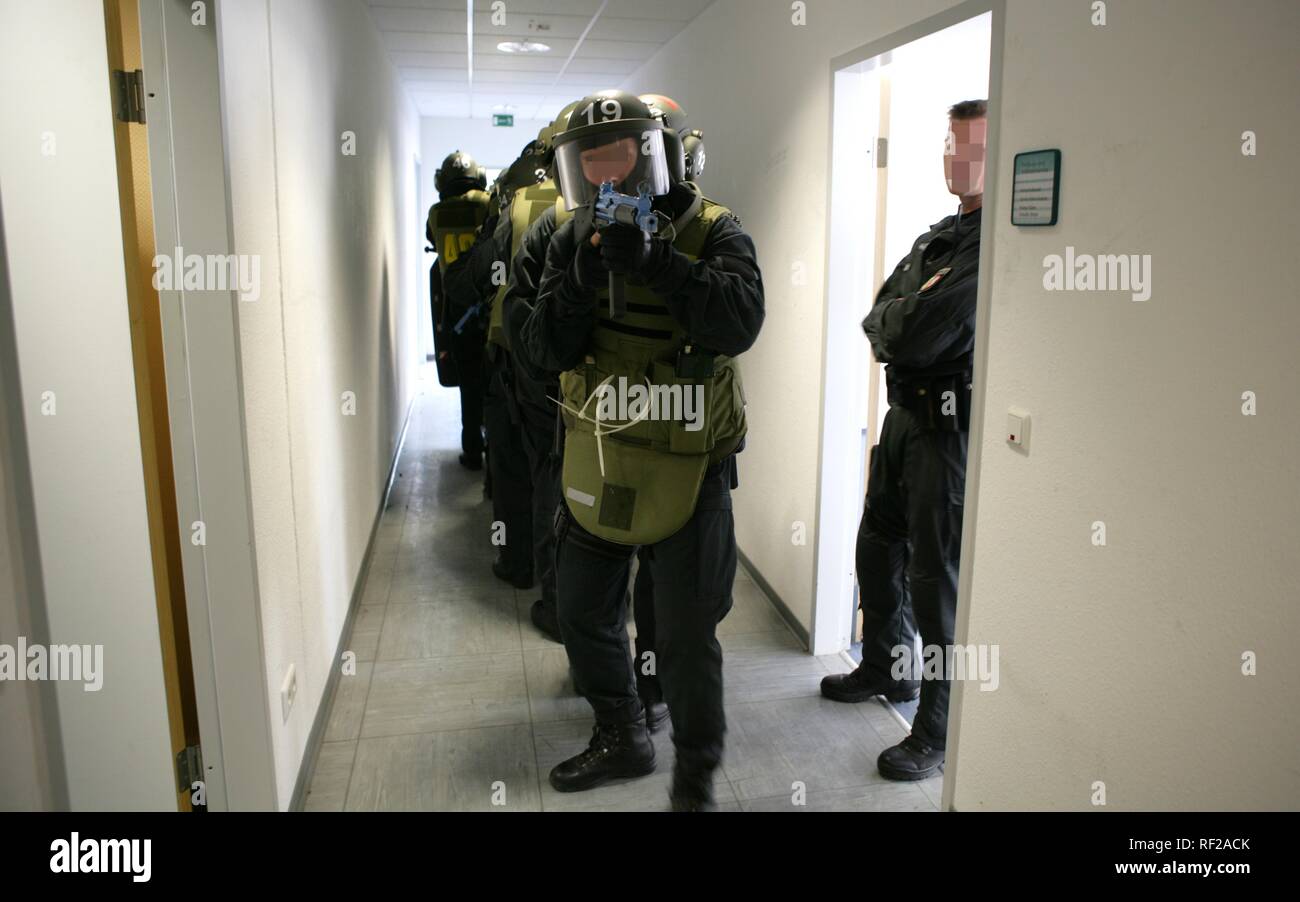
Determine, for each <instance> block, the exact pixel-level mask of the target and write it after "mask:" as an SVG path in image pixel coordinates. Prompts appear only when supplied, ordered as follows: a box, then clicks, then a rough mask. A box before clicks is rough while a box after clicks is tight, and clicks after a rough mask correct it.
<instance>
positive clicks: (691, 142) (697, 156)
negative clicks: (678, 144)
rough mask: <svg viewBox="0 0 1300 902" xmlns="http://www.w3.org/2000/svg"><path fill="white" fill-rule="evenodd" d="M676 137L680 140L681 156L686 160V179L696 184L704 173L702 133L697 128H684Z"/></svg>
mask: <svg viewBox="0 0 1300 902" xmlns="http://www.w3.org/2000/svg"><path fill="white" fill-rule="evenodd" d="M678 137H680V138H681V139H682V154H683V156H684V157H685V158H686V178H688V179H690V180H691V181H692V182H698V181H699V180H700V175H701V173H703V172H704V133H703V132H702V131H700V130H699V129H698V128H684V129H682V130H681V131H680V132H678Z"/></svg>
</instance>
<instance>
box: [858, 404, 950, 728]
mask: <svg viewBox="0 0 1300 902" xmlns="http://www.w3.org/2000/svg"><path fill="white" fill-rule="evenodd" d="M966 439H967V433H965V432H941V431H936V430H933V429H922V428H921V427H920V426H919V424H918V422H917V419H916V417H914V416H913V415H912V413H911V412H910V411H908V410H906V409H905V408H902V407H898V406H894V407H890V409H889V412H888V413H886V414H885V424H884V427H883V428H882V429H881V433H880V444H878V445H876V446H875V447H874V448H873V449H872V452H871V473H870V476H869V478H868V480H867V500H866V508H865V510H863V512H862V523H861V525H860V526H859V527H858V547H857V568H858V589H859V595H860V598H861V604H862V617H863V624H862V665H863V667H865V668H866V669H867V671H868V672H870V673H873V674H875V675H877V676H880V677H888V676H889V675H890V670H891V667H893V665H894V663H895V661H896V660H897V656H896V655H895V654H894V649H895V648H897V647H899V646H902V647H905V648H906V649H907V651H908V655H909V657H908V658H907V659H906V660H907V661H909V662H911V663H912V665H913V667H917V668H919V667H920V665H921V664H922V663H923V662H924V660H925V659H924V658H921V659H916V658H915V656H914V655H913V644H914V642H915V638H916V633H917V630H918V628H919V630H920V633H921V642H922V645H923V646H926V647H929V646H932V645H938V646H942V647H943V649H944V652H945V657H944V659H943V660H946V659H947V658H946V652H947V649H948V648H949V646H951V645H952V643H953V631H954V624H955V621H956V616H957V565H958V563H959V561H960V556H961V518H962V506H963V497H964V495H965V491H966ZM909 669H910V668H909ZM943 676H944V677H945V679H934V680H924V681H922V683H921V703H920V707H919V708H918V710H917V712H916V718H915V720H914V721H913V723H912V732H913V734H915V735H916V737H917V738H918V739H922V740H923V741H925V742H927V743H929V744H930V745H931V746H932V747H934V748H936V749H942V748H944V747H945V743H946V741H947V734H948V694H949V688H950V683H949V680H948V679H947V678H946V677H948V676H949V674H947V673H944V674H943ZM905 677H906V678H907V679H912V678H913V674H912V673H911V672H909V673H906V674H905Z"/></svg>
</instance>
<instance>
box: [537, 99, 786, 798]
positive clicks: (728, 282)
mask: <svg viewBox="0 0 1300 902" xmlns="http://www.w3.org/2000/svg"><path fill="white" fill-rule="evenodd" d="M666 146H667V145H666V142H665V140H664V134H663V124H662V122H660V121H659V120H657V119H655V118H654V117H653V116H652V114H651V111H650V109H649V108H648V107H647V105H646V104H645V103H644V102H643V101H641V100H640V99H638V98H637V97H635V96H633V95H631V94H628V93H626V92H623V91H603V92H600V93H598V94H594V95H590V96H588V97H585V98H583V100H582V101H581V102H580V104H579V106H578V107H577V109H575V110H574V111H573V112H572V113H571V114H570V116H569V120H568V124H567V128H566V129H565V131H564V132H563V134H561V135H558V136H557V137H556V138H555V165H556V171H557V174H558V178H559V185H560V189H561V194H562V195H563V197H564V201H565V207H566V210H568V211H570V212H571V213H572V217H571V218H570V219H568V221H566V222H564V223H563V224H562V225H560V226H559V228H558V229H557V230H556V231H555V233H554V234H553V235H552V237H551V239H550V243H549V246H548V247H547V252H546V264H545V268H544V271H543V274H542V277H541V282H540V285H539V289H538V294H537V302H536V305H535V306H534V308H533V310H532V312H531V313H530V314H529V316H528V319H527V321H526V322H525V324H524V328H523V335H522V338H523V341H524V343H525V344H526V345H527V348H528V355H529V357H530V359H531V360H532V361H533V363H534V364H536V365H539V366H541V367H542V368H544V369H546V370H547V371H549V372H557V373H559V374H560V379H559V383H560V384H559V387H560V397H559V400H560V401H561V402H562V404H563V407H564V411H563V416H564V425H565V430H564V433H565V436H564V462H563V473H562V487H563V500H564V504H563V505H562V506H561V507H560V508H559V510H558V513H557V530H556V532H557V539H556V568H557V590H558V592H557V594H558V603H559V619H560V628H561V633H562V635H563V637H564V642H565V648H566V650H567V651H568V654H569V660H570V664H571V666H572V668H573V670H574V672H575V675H576V676H577V678H578V683H579V686H580V688H581V690H582V691H583V693H584V694H585V696H586V698H587V700H588V702H589V703H590V704H591V706H592V708H593V710H594V712H595V715H596V725H595V729H594V730H593V735H592V739H591V742H590V744H589V746H588V748H587V749H586V751H584V752H582V753H581V754H578V755H576V756H574V757H573V758H570V759H568V760H566V761H564V762H562V763H560V764H559V765H557V766H556V767H555V768H554V769H553V770H552V771H551V774H550V781H551V785H552V786H554V787H555V788H556V789H557V790H560V791H566V792H568V791H576V790H583V789H589V788H592V787H594V786H598V785H600V784H601V783H604V782H606V781H608V780H610V779H614V778H620V777H635V776H641V775H644V774H648V773H650V772H651V771H653V770H654V768H655V753H654V746H653V745H652V744H651V742H650V739H649V736H648V734H647V729H646V720H645V712H644V710H643V708H642V703H641V700H640V699H639V697H638V695H637V691H636V685H635V681H634V677H633V672H632V667H631V662H630V661H629V659H628V653H627V638H626V633H625V631H624V620H625V616H626V614H625V604H626V602H625V592H626V587H627V581H628V572H629V566H630V561H631V558H632V556H633V555H634V554H636V553H637V551H638V549H639V548H644V550H645V559H646V562H647V564H648V566H649V567H650V569H651V576H652V579H653V581H654V587H655V591H654V605H655V620H656V630H657V632H656V652H657V671H658V674H659V678H660V680H661V682H662V684H663V692H664V696H665V699H666V701H667V704H668V707H669V709H670V710H671V711H672V718H673V743H674V746H675V749H676V766H675V769H674V774H673V783H672V793H671V797H672V804H673V808H674V809H676V810H702V809H707V808H710V807H712V804H713V795H712V774H713V771H714V770H715V769H716V768H717V766H718V764H719V762H720V761H721V757H722V748H723V734H724V732H725V728H726V727H725V718H724V715H723V707H722V651H721V648H720V646H719V645H718V641H717V637H716V634H715V631H716V627H717V624H718V622H719V621H720V620H721V619H722V618H723V617H724V616H725V615H726V613H727V611H728V610H730V607H731V590H732V583H733V580H734V578H735V570H736V545H735V534H734V524H733V520H732V514H731V495H730V492H731V488H732V478H733V473H734V468H733V466H732V463H733V455H734V454H735V452H736V450H737V449H738V447H739V446H740V443H741V440H742V439H743V437H744V433H745V414H744V402H743V390H742V388H741V385H740V371H739V366H738V363H737V361H736V359H735V358H736V356H737V355H739V354H741V353H743V352H744V351H745V350H747V349H748V348H749V347H750V346H751V345H752V344H753V342H754V340H755V339H756V338H757V336H758V331H759V328H760V327H761V325H762V321H763V286H762V278H761V275H760V272H759V268H758V263H757V259H756V255H755V252H754V246H753V242H752V241H751V240H750V238H749V236H748V235H746V234H745V233H744V231H743V230H742V229H741V227H740V224H739V222H738V221H737V220H736V218H735V217H734V216H733V215H732V214H731V213H730V212H729V211H728V210H726V208H725V207H722V206H720V205H718V204H715V203H713V202H712V201H710V200H707V199H705V198H704V197H703V196H702V195H701V194H700V193H699V191H698V189H696V188H695V187H694V186H693V185H691V184H690V183H688V182H685V181H676V180H675V179H674V178H673V176H672V174H671V168H670V164H669V159H668V156H669V155H668V152H667V151H666V149H665V148H666ZM610 189H612V191H613V192H615V193H617V194H619V195H623V196H629V195H637V196H641V195H644V196H646V197H650V198H652V203H653V211H654V212H655V213H656V214H657V219H658V222H657V223H656V224H655V226H656V227H655V228H653V229H647V228H645V227H644V225H643V217H641V216H639V215H638V217H637V219H638V222H637V224H634V225H630V224H625V223H623V222H622V221H620V220H619V218H618V217H616V221H615V222H614V223H613V224H607V223H606V222H605V221H604V219H603V218H602V219H599V220H598V218H597V215H598V210H597V206H598V204H597V201H599V207H600V211H599V212H600V214H601V215H602V216H603V214H605V213H607V212H608V211H609V210H610V207H609V206H608V204H609V202H610V201H611V200H614V198H612V196H611V195H610V194H609V191H610ZM602 196H603V197H602ZM620 215H621V214H620ZM620 299H621V300H622V302H623V303H622V304H620V303H619V300H620ZM630 384H639V385H644V386H646V387H647V389H648V390H650V391H651V392H652V393H658V396H659V397H662V396H664V395H668V396H671V392H672V390H674V389H676V390H677V391H678V392H679V397H681V396H684V395H685V393H686V392H691V393H692V395H693V396H700V397H702V398H704V399H705V403H704V405H703V408H704V409H703V411H702V417H703V422H702V423H697V424H695V425H699V426H702V428H695V429H692V428H689V427H690V426H691V425H692V424H691V423H688V422H687V419H686V418H685V417H684V416H681V415H680V414H681V411H680V410H678V411H675V412H673V413H669V414H666V415H665V414H664V412H663V409H662V407H661V408H660V409H659V411H658V413H657V414H656V413H655V412H654V411H652V410H651V409H650V407H642V409H641V411H640V412H639V413H638V414H636V415H635V416H632V415H631V414H630V413H629V418H628V419H627V420H624V421H618V420H616V419H615V418H614V417H611V416H609V415H608V414H607V413H605V412H602V411H605V409H606V405H603V404H602V403H599V402H598V401H597V396H599V395H603V394H604V393H605V392H606V391H607V390H608V389H609V387H611V386H625V385H630ZM602 400H608V398H607V397H603V398H602ZM593 404H594V406H593ZM667 406H668V407H671V404H669V405H667ZM619 409H620V410H622V409H625V408H624V405H621V404H620V405H619ZM626 409H627V410H628V411H630V410H631V408H630V407H627V408H626Z"/></svg>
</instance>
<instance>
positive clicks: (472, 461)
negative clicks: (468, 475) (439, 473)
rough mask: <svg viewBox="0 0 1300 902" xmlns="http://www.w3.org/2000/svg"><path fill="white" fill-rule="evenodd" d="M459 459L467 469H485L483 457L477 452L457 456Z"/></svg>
mask: <svg viewBox="0 0 1300 902" xmlns="http://www.w3.org/2000/svg"><path fill="white" fill-rule="evenodd" d="M457 460H459V461H460V465H461V466H462V467H464V468H465V469H466V470H481V469H483V459H482V458H481V457H479V456H478V455H477V454H462V455H461V456H460V457H458V458H457Z"/></svg>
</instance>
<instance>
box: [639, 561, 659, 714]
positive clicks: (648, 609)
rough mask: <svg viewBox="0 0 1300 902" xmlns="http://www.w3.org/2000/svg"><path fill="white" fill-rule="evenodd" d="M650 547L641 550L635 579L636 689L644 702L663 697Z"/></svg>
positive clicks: (655, 700)
mask: <svg viewBox="0 0 1300 902" xmlns="http://www.w3.org/2000/svg"><path fill="white" fill-rule="evenodd" d="M649 553H650V551H649V549H648V548H642V549H641V551H640V552H638V562H637V568H636V579H634V580H633V581H632V620H633V621H634V622H635V623H636V638H635V640H634V642H633V649H632V650H633V657H632V661H633V666H634V667H635V669H636V691H637V694H638V695H640V696H641V700H642V701H643V702H651V703H654V702H661V701H663V700H664V691H663V687H662V686H660V685H659V676H658V668H657V667H655V666H654V662H655V583H654V577H653V576H652V575H651V573H652V571H651V569H650V563H649Z"/></svg>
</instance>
